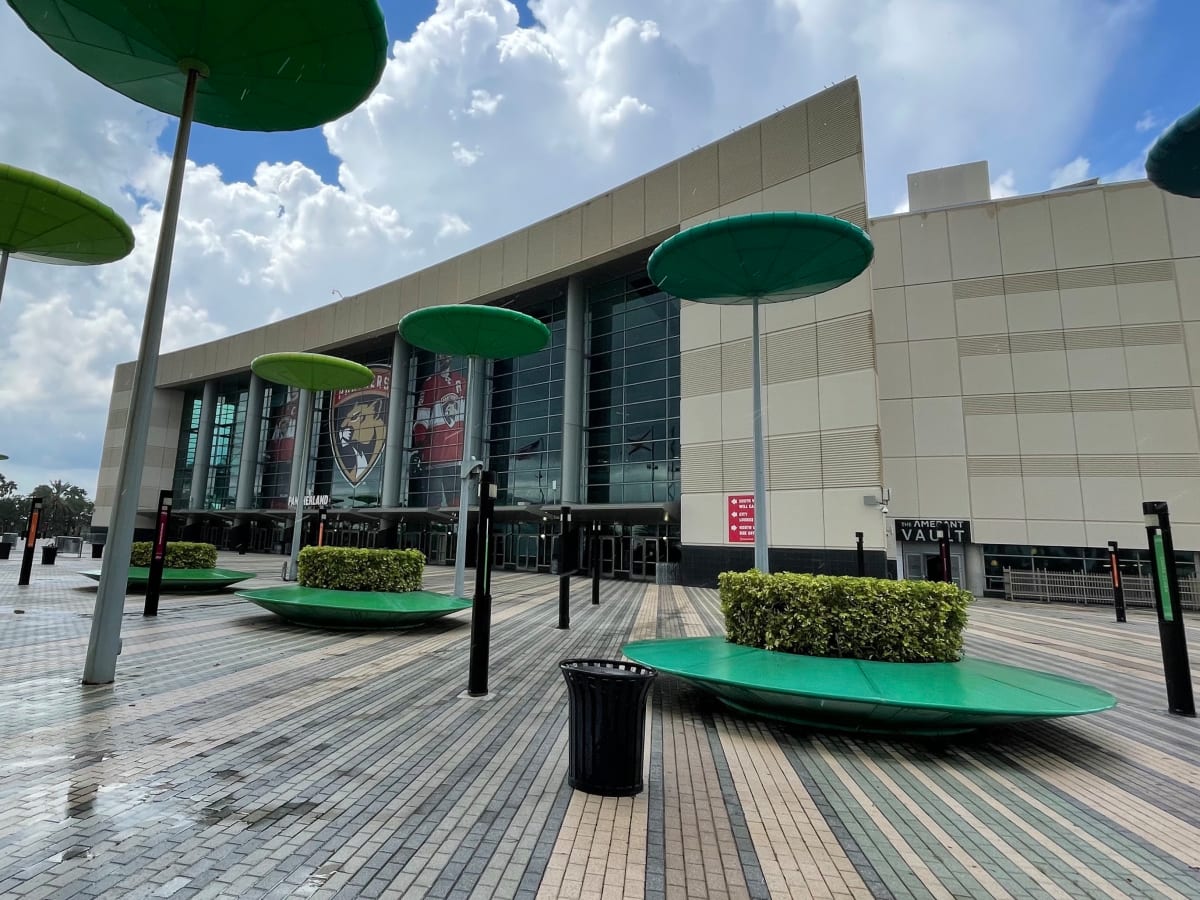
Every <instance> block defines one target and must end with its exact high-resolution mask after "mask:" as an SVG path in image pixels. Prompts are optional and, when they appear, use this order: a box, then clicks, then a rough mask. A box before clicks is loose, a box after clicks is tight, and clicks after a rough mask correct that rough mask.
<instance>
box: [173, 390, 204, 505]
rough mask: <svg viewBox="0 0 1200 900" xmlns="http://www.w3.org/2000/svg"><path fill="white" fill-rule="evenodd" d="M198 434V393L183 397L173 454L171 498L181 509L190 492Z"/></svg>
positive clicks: (187, 394)
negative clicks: (177, 438)
mask: <svg viewBox="0 0 1200 900" xmlns="http://www.w3.org/2000/svg"><path fill="white" fill-rule="evenodd" d="M199 432H200V391H199V390H195V391H188V392H186V393H185V394H184V395H183V414H182V415H181V416H180V422H179V449H178V450H177V451H176V452H175V473H174V475H173V477H172V478H171V496H172V497H173V499H174V502H175V505H176V506H177V507H178V508H179V509H183V508H185V507H186V506H187V505H188V498H189V497H190V496H191V492H192V471H193V469H194V468H195V466H196V440H197V438H198V436H199Z"/></svg>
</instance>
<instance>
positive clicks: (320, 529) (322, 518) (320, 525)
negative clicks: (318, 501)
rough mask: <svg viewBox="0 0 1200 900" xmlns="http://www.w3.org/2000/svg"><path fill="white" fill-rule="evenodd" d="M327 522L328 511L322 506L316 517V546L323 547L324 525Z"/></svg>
mask: <svg viewBox="0 0 1200 900" xmlns="http://www.w3.org/2000/svg"><path fill="white" fill-rule="evenodd" d="M328 521H329V510H328V509H326V508H325V507H324V506H322V507H321V512H320V514H319V515H318V516H317V546H318V547H324V546H325V523H326V522H328Z"/></svg>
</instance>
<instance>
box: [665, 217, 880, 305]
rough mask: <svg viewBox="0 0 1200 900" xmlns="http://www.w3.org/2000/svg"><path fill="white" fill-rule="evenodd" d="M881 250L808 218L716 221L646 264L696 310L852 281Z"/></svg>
mask: <svg viewBox="0 0 1200 900" xmlns="http://www.w3.org/2000/svg"><path fill="white" fill-rule="evenodd" d="M874 255H875V248H874V245H873V244H872V243H871V239H870V238H869V237H867V234H866V232H864V231H863V230H862V229H861V228H859V227H858V226H857V225H855V224H854V223H852V222H847V221H846V220H844V219H838V218H836V217H834V216H825V215H821V214H819V213H809V212H762V213H749V214H747V215H743V216H730V217H728V218H725V219H715V220H713V221H712V222H705V223H704V224H702V225H695V226H693V227H691V228H689V229H687V230H686V231H681V232H679V234H676V235H674V236H672V237H669V238H667V239H666V240H665V241H663V242H662V243H661V244H660V245H659V246H658V247H657V248H656V249H655V250H654V252H653V253H651V254H650V259H649V261H648V262H647V263H646V274H647V275H649V276H650V279H651V280H652V281H653V282H654V283H655V284H657V285H658V286H659V287H660V288H662V289H663V290H664V291H667V292H668V293H671V294H674V295H675V296H676V297H681V298H683V299H684V300H693V301H695V302H697V303H717V304H726V305H728V304H732V305H736V306H741V305H754V304H756V303H777V302H779V301H782V300H798V299H800V298H802V297H813V296H816V295H817V294H823V293H825V292H826V291H830V290H833V289H834V288H836V287H840V286H841V285H843V284H845V283H846V282H848V281H853V280H854V279H855V278H857V277H858V276H859V275H861V274H862V273H863V271H864V270H865V269H866V268H867V266H869V265H870V264H871V259H872V258H873V257H874Z"/></svg>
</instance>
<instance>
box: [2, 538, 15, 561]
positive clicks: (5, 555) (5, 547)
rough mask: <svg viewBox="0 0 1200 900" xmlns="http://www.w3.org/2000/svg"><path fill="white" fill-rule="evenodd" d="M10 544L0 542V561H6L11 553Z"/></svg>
mask: <svg viewBox="0 0 1200 900" xmlns="http://www.w3.org/2000/svg"><path fill="white" fill-rule="evenodd" d="M12 547H13V545H12V544H7V543H3V542H0V559H8V555H9V554H10V553H12Z"/></svg>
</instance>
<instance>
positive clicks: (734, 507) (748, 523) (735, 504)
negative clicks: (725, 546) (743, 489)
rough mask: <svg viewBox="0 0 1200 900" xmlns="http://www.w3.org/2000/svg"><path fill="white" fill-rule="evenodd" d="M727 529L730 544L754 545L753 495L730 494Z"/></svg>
mask: <svg viewBox="0 0 1200 900" xmlns="http://www.w3.org/2000/svg"><path fill="white" fill-rule="evenodd" d="M728 504H729V505H728V510H729V515H728V528H727V529H726V533H727V535H728V537H729V543H731V544H753V543H754V495H753V494H730V495H729V497H728Z"/></svg>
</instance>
